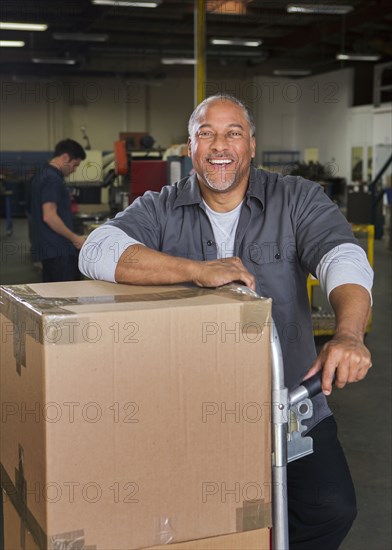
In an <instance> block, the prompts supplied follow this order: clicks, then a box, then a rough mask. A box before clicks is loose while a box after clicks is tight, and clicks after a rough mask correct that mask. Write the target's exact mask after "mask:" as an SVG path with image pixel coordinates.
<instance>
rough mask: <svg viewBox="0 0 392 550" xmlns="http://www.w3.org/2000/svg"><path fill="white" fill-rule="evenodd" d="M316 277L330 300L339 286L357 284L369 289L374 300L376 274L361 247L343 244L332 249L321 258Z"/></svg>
mask: <svg viewBox="0 0 392 550" xmlns="http://www.w3.org/2000/svg"><path fill="white" fill-rule="evenodd" d="M316 276H317V279H318V280H319V283H320V286H321V288H322V289H323V290H324V291H325V292H326V294H327V296H328V299H329V295H330V293H331V292H332V290H333V289H334V288H336V287H337V286H340V285H344V284H357V285H361V286H363V287H364V288H366V289H367V291H368V292H369V294H370V299H371V300H372V285H373V277H374V273H373V270H372V268H371V266H370V264H369V261H368V259H367V256H366V253H365V251H364V250H363V248H361V247H360V246H359V245H356V244H353V243H343V244H339V245H338V246H335V247H334V248H332V249H331V250H330V251H329V252H327V254H325V255H324V256H323V257H322V258H321V260H320V262H319V264H318V266H317V268H316Z"/></svg>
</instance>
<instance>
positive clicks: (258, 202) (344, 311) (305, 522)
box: [79, 95, 373, 550]
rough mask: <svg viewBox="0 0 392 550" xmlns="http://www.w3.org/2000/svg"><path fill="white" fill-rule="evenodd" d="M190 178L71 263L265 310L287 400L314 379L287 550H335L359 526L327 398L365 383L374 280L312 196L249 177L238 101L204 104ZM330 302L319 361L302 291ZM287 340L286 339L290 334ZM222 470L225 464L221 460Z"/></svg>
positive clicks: (249, 127)
mask: <svg viewBox="0 0 392 550" xmlns="http://www.w3.org/2000/svg"><path fill="white" fill-rule="evenodd" d="M188 147H189V155H190V156H191V158H192V162H193V166H194V169H195V174H194V175H192V176H191V177H186V178H184V179H182V180H181V181H179V182H178V183H176V184H174V185H172V186H166V187H164V188H163V189H162V191H161V192H160V193H153V192H147V193H146V194H145V195H144V196H143V197H141V198H139V199H137V200H136V201H135V202H134V203H132V204H131V205H130V206H129V207H128V208H127V209H126V210H125V211H124V212H121V213H119V214H118V215H117V216H116V218H115V219H114V220H111V221H110V222H107V223H106V224H104V225H103V226H101V227H99V228H98V229H96V230H95V231H94V232H93V233H92V234H91V235H90V236H89V238H88V239H87V242H86V243H85V245H84V247H83V249H82V251H81V256H80V261H79V262H80V263H79V265H80V269H81V270H82V271H83V272H84V273H85V274H86V275H87V276H89V277H91V278H94V279H101V280H107V281H116V282H120V283H129V284H146V285H153V284H172V283H184V282H186V283H193V284H195V285H198V286H201V287H216V286H220V285H224V284H226V283H231V282H234V281H240V282H242V283H243V284H245V285H247V286H248V287H250V288H252V289H254V290H256V291H257V292H258V293H259V294H260V295H263V296H268V297H271V298H272V299H273V306H272V311H273V316H274V321H275V323H276V326H277V329H278V332H279V336H280V340H281V345H282V352H283V359H284V366H285V383H286V385H287V387H288V388H289V389H292V388H294V387H295V386H297V385H298V384H299V383H300V382H301V381H302V380H303V379H304V377H307V376H309V375H310V374H313V373H315V372H317V371H319V370H322V371H323V381H322V387H323V393H324V395H323V394H320V395H319V396H317V397H316V398H314V399H313V407H314V416H313V418H312V419H311V422H310V424H309V428H308V432H306V433H307V434H308V433H309V435H311V436H312V437H313V446H314V453H313V454H312V455H309V456H307V457H304V458H301V459H300V460H297V461H295V462H293V463H290V464H289V467H288V504H289V530H290V549H291V550H307V549H309V550H314V549H315V548H317V549H318V550H334V549H337V548H338V547H339V545H340V543H341V541H342V540H343V538H344V537H345V536H346V534H347V532H348V531H349V529H350V527H351V524H352V522H353V520H354V518H355V515H356V504H355V492H354V488H353V485H352V481H351V476H350V472H349V470H348V467H347V463H346V460H345V457H344V454H343V451H342V449H341V446H340V444H339V441H338V439H337V433H336V423H335V421H334V418H333V416H332V413H331V411H330V409H329V407H328V405H327V401H326V397H325V395H328V394H329V393H330V392H331V384H332V378H333V376H334V374H335V373H336V385H337V387H339V388H342V387H344V386H345V385H346V384H347V383H351V382H357V381H359V380H361V379H363V378H364V377H365V376H366V373H367V371H368V369H369V368H370V366H371V362H370V353H369V351H368V350H367V348H366V347H365V346H364V343H363V336H364V330H365V327H366V324H367V320H368V316H369V311H370V304H371V297H370V290H371V285H372V277H373V273H372V270H371V268H370V266H369V264H368V262H367V258H366V255H365V253H364V251H363V250H362V249H361V248H360V247H359V246H358V244H357V242H356V240H355V238H354V236H353V234H352V232H351V229H350V226H349V224H348V223H347V221H346V220H345V219H344V217H343V216H342V215H341V213H340V212H339V210H338V208H337V206H336V205H335V204H333V203H332V202H331V201H330V200H329V198H328V197H327V196H326V195H325V193H324V192H323V190H322V188H321V186H320V185H318V184H316V183H314V182H311V181H307V180H304V179H303V178H300V177H294V176H286V177H283V176H281V175H280V174H274V173H269V172H266V171H264V170H259V169H256V168H254V167H253V166H252V165H251V163H252V159H253V158H254V157H255V150H256V143H255V127H254V123H253V121H252V117H251V114H250V112H249V111H248V110H247V108H246V107H245V105H244V104H243V103H242V102H241V101H239V100H238V99H237V98H235V97H232V96H226V95H222V96H221V95H218V96H213V97H209V98H208V99H206V100H205V101H203V102H202V103H201V104H200V105H199V106H198V107H197V108H196V109H195V111H194V112H193V113H192V115H191V117H190V120H189V141H188ZM308 273H312V274H313V275H315V276H317V277H318V278H319V280H320V284H321V286H322V288H323V289H324V290H325V291H326V292H327V294H328V297H329V300H330V302H331V305H332V307H333V308H334V311H335V315H336V332H335V335H334V337H333V339H332V340H331V341H330V342H328V343H327V344H326V345H325V346H324V348H323V349H322V350H321V352H320V354H319V356H318V357H317V356H316V350H315V346H314V339H313V331H312V319H311V313H310V308H309V300H308V295H307V287H306V280H307V276H308ZM291 329H294V333H293V331H292V330H291ZM222 460H224V458H222Z"/></svg>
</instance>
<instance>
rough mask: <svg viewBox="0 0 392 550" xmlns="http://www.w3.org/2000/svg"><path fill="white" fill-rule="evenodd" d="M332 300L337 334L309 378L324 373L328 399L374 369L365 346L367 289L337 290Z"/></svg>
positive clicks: (353, 286) (347, 287) (348, 286)
mask: <svg viewBox="0 0 392 550" xmlns="http://www.w3.org/2000/svg"><path fill="white" fill-rule="evenodd" d="M329 299H330V302H331V305H332V307H333V309H334V311H335V318H336V328H335V334H334V336H333V338H332V339H331V340H329V341H328V342H327V343H326V344H325V345H324V346H323V348H322V349H321V351H320V353H319V355H318V357H317V358H316V360H315V361H314V362H313V365H312V366H311V368H310V369H309V371H308V373H307V375H306V377H305V378H309V377H310V376H313V375H314V374H316V372H318V371H320V370H322V371H323V375H322V390H323V392H324V393H325V394H326V395H329V394H330V393H331V391H332V380H333V378H334V376H335V375H336V386H337V387H338V388H343V387H344V386H345V385H346V384H347V383H351V382H358V381H359V380H362V379H363V378H365V376H366V374H367V372H368V370H369V368H370V367H371V366H372V362H371V357H370V352H369V350H368V349H367V348H366V346H365V344H364V343H363V340H364V334H365V330H366V325H367V322H368V319H369V314H370V295H369V292H368V290H367V289H366V288H364V287H363V286H361V285H356V284H344V285H340V286H337V287H335V288H334V289H333V290H332V291H331V293H330V295H329Z"/></svg>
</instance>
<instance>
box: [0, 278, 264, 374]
mask: <svg viewBox="0 0 392 550" xmlns="http://www.w3.org/2000/svg"><path fill="white" fill-rule="evenodd" d="M238 287H239V285H226V286H223V287H219V288H216V289H209V288H199V287H194V286H189V287H188V288H181V289H178V288H171V287H170V286H168V287H167V288H168V290H167V291H166V290H165V291H163V292H162V291H160V292H159V291H158V292H149V293H143V294H134V295H130V294H119V295H105V296H82V297H70V298H53V297H43V296H40V295H39V294H37V293H36V292H35V291H34V290H33V289H32V288H31V287H30V286H29V285H14V286H4V287H3V288H2V290H1V301H0V311H1V313H2V314H3V315H4V316H5V317H6V318H7V319H9V320H10V322H11V323H12V328H11V333H12V335H13V352H14V357H15V360H16V365H17V366H16V368H17V372H18V373H19V374H21V370H22V369H21V368H22V366H26V336H27V335H29V336H30V337H32V338H33V339H34V340H36V341H38V342H40V343H44V341H45V342H47V343H53V344H57V345H61V344H70V343H72V344H78V343H83V342H85V340H83V339H80V341H79V340H78V338H77V335H76V336H75V339H73V340H72V341H70V339H69V330H70V324H72V321H70V319H71V318H72V316H76V315H77V314H76V313H75V311H71V310H70V308H76V307H77V306H85V305H88V304H92V305H97V306H99V305H105V306H107V305H108V304H118V303H121V304H128V303H129V304H131V303H134V304H135V303H140V302H161V301H168V300H184V299H194V298H198V297H201V296H203V297H208V296H211V295H212V296H219V297H222V296H224V297H225V298H226V299H227V298H229V299H231V300H234V301H237V302H238V301H240V302H241V303H242V308H241V311H240V324H241V327H242V330H243V331H246V334H247V335H254V334H255V335H256V337H254V336H250V337H249V341H257V340H258V339H259V338H260V335H261V334H262V332H263V328H264V326H260V319H262V318H263V310H264V306H265V303H266V302H269V301H270V299H266V298H259V297H257V296H252V295H248V294H244V293H243V292H241V291H239V290H238ZM78 323H79V324H81V323H82V320H81V319H80V317H78V321H77V322H76V324H78ZM87 323H88V319H86V324H87ZM267 323H269V321H267ZM3 332H4V334H5V336H7V335H8V334H10V333H9V331H8V330H7V329H5V331H3ZM256 339H257V340H256Z"/></svg>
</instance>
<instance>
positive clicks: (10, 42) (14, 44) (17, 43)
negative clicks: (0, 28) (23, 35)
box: [0, 40, 25, 48]
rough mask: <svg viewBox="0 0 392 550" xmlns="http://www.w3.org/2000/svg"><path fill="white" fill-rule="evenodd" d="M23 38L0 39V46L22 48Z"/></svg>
mask: <svg viewBox="0 0 392 550" xmlns="http://www.w3.org/2000/svg"><path fill="white" fill-rule="evenodd" d="M24 45H25V43H24V42H23V40H0V48H23V46H24Z"/></svg>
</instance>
